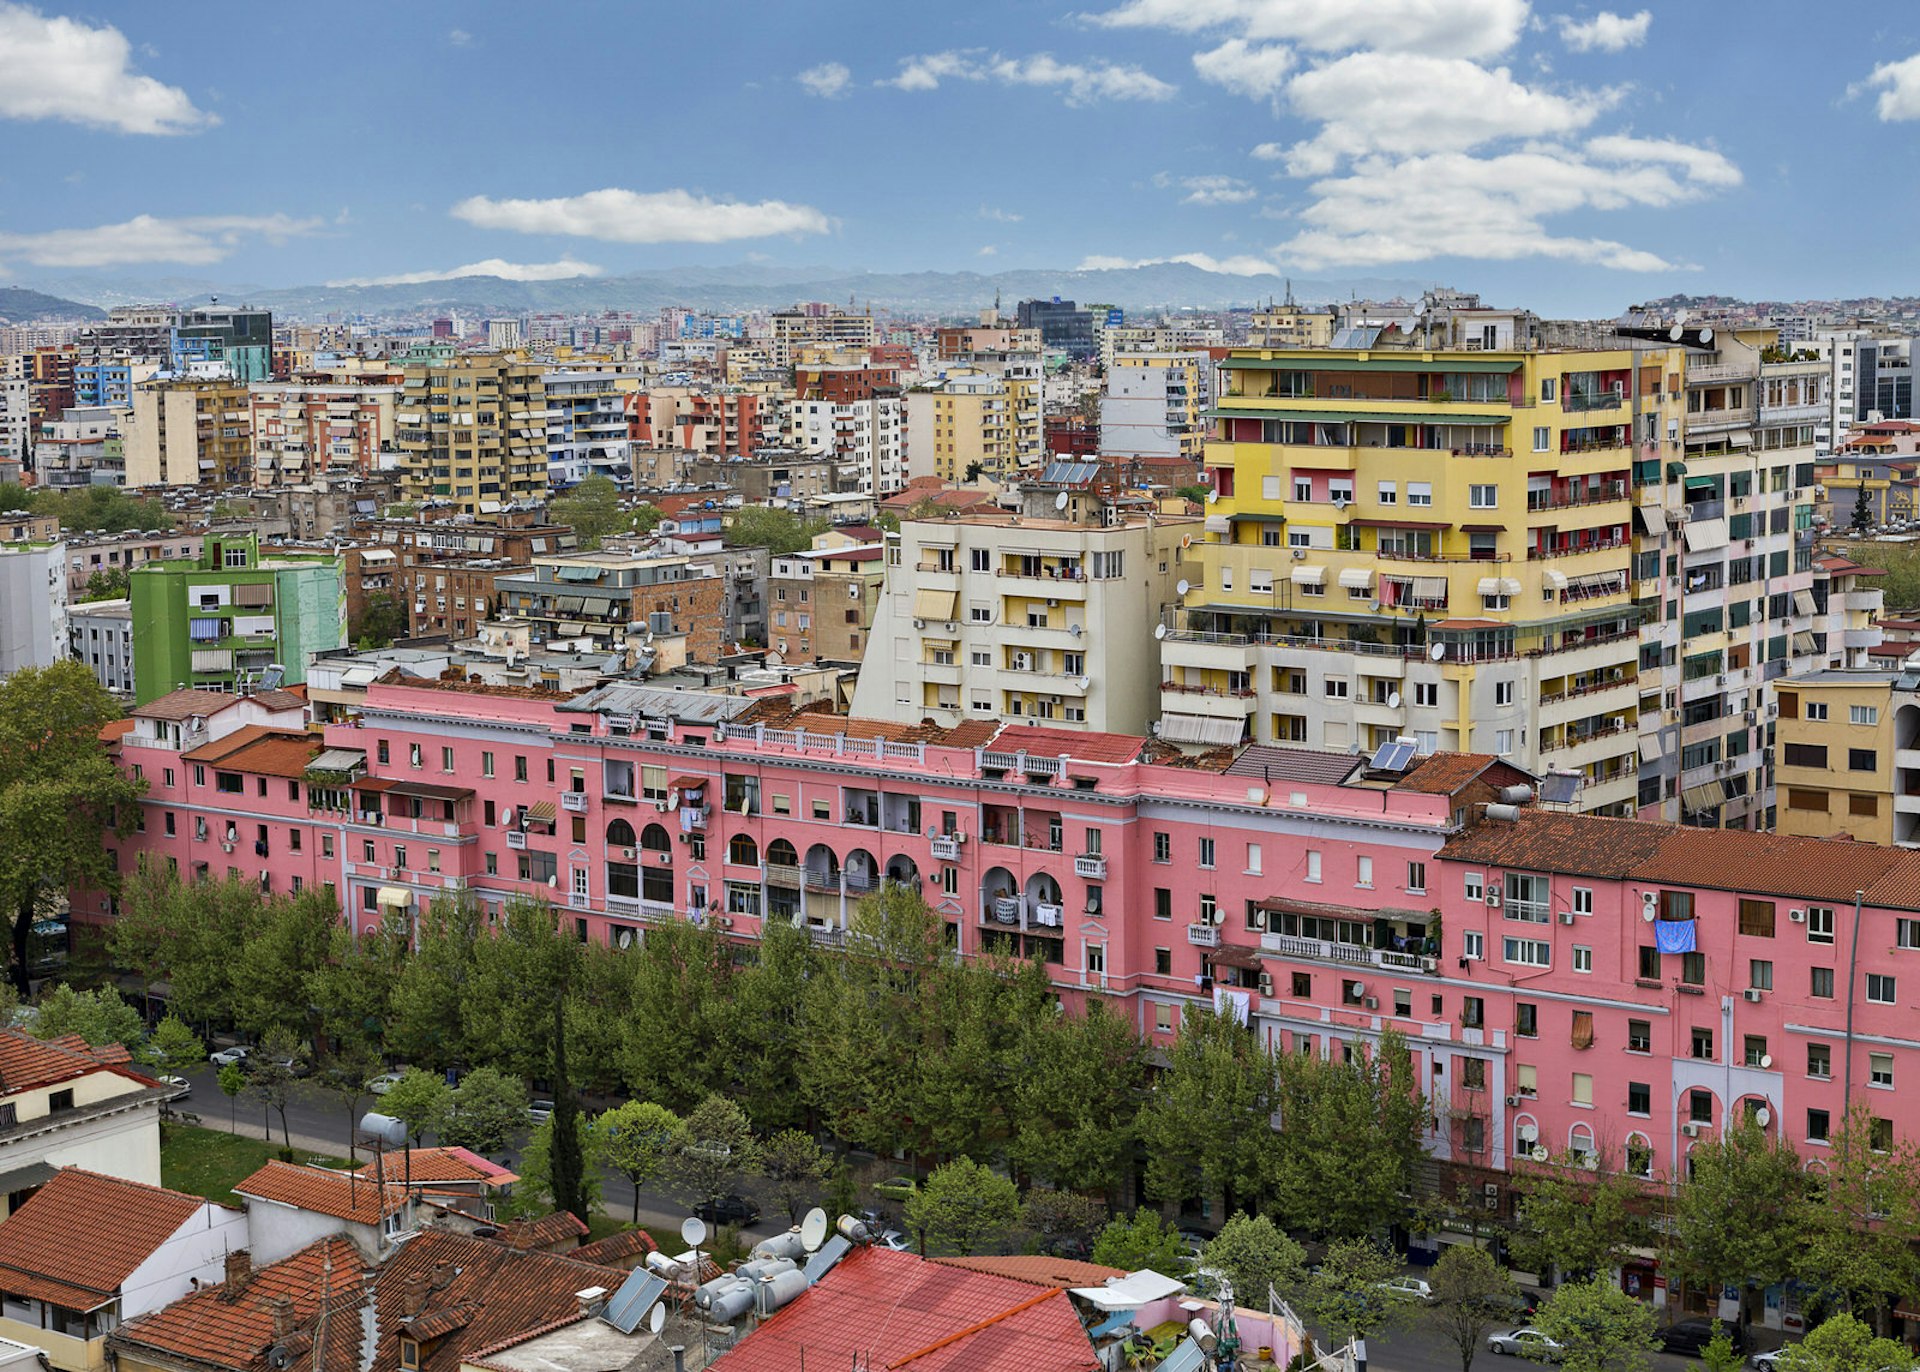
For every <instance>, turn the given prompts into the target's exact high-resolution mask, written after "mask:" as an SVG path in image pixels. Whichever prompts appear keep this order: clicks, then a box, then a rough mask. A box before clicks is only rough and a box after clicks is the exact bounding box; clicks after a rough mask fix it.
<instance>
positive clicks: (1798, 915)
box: [1787, 910, 1807, 924]
mask: <svg viewBox="0 0 1920 1372" xmlns="http://www.w3.org/2000/svg"><path fill="white" fill-rule="evenodd" d="M1787 922H1788V923H1789V924H1805V923H1806V922H1807V912H1806V911H1805V910H1789V911H1787Z"/></svg>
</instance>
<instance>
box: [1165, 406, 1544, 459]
mask: <svg viewBox="0 0 1920 1372" xmlns="http://www.w3.org/2000/svg"><path fill="white" fill-rule="evenodd" d="M1201 418H1203V419H1275V420H1282V421H1285V422H1288V423H1294V424H1418V425H1421V426H1422V427H1426V426H1428V425H1431V426H1433V427H1435V428H1440V427H1443V426H1446V425H1458V426H1463V427H1471V428H1491V427H1493V426H1495V425H1500V424H1511V423H1512V422H1513V416H1512V415H1506V414H1445V415H1437V414H1433V413H1432V412H1430V411H1427V412H1415V413H1408V412H1404V411H1401V412H1389V411H1372V410H1229V409H1224V408H1222V409H1217V410H1205V411H1203V412H1202V413H1201ZM1406 451H1408V452H1413V451H1417V450H1415V449H1407V450H1406ZM1426 451H1429V452H1433V451H1437V450H1436V449H1427V450H1426Z"/></svg>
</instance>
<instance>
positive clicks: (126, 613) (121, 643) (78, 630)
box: [67, 598, 133, 696]
mask: <svg viewBox="0 0 1920 1372" xmlns="http://www.w3.org/2000/svg"><path fill="white" fill-rule="evenodd" d="M67 635H68V644H69V647H70V649H71V655H72V657H73V660H74V661H75V662H84V663H86V665H87V666H88V668H90V669H91V670H92V672H93V676H94V679H95V680H96V681H98V682H99V683H100V684H101V685H102V686H104V687H106V688H107V689H108V690H109V691H112V692H113V693H114V694H115V695H122V696H131V695H132V694H133V602H132V601H131V600H127V599H124V598H122V599H119V600H90V601H85V602H83V603H81V604H77V605H74V606H73V607H72V608H71V609H70V610H69V611H68V614H67Z"/></svg>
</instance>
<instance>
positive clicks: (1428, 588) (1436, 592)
mask: <svg viewBox="0 0 1920 1372" xmlns="http://www.w3.org/2000/svg"><path fill="white" fill-rule="evenodd" d="M1413 598H1414V599H1415V600H1445V599H1446V598H1447V579H1446V578H1445V577H1444V576H1416V577H1415V578H1414V579H1413Z"/></svg>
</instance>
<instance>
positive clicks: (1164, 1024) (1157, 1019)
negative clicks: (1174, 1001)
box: [1153, 1001, 1173, 1034]
mask: <svg viewBox="0 0 1920 1372" xmlns="http://www.w3.org/2000/svg"><path fill="white" fill-rule="evenodd" d="M1153 1031H1154V1033H1156V1034H1171V1033H1172V1032H1173V1007H1172V1006H1171V1005H1168V1004H1167V1003H1166V1002H1165V1001H1159V1002H1156V1003H1155V1005H1154V1007H1153Z"/></svg>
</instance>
